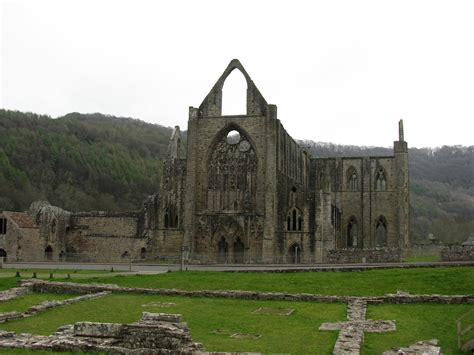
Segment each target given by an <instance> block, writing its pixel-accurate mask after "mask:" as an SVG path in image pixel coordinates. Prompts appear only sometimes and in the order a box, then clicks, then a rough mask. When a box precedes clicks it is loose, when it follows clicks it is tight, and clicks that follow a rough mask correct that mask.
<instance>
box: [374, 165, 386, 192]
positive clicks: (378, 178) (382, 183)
mask: <svg viewBox="0 0 474 355" xmlns="http://www.w3.org/2000/svg"><path fill="white" fill-rule="evenodd" d="M375 190H377V191H386V190H387V177H386V174H385V170H384V169H383V168H379V169H378V170H377V172H376V173H375Z"/></svg>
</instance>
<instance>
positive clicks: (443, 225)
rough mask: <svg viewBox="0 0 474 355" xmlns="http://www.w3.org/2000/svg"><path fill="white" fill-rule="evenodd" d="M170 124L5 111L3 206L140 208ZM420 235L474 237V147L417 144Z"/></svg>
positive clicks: (347, 151) (413, 158) (330, 151)
mask: <svg viewBox="0 0 474 355" xmlns="http://www.w3.org/2000/svg"><path fill="white" fill-rule="evenodd" d="M170 135H171V129H170V128H165V127H162V126H159V125H153V124H149V123H145V122H142V121H139V120H136V119H130V118H119V117H113V116H105V115H102V114H98V113H97V114H87V115H85V114H79V113H71V114H68V115H66V116H64V117H59V118H56V119H52V118H50V117H48V116H39V115H35V114H31V113H21V112H16V111H6V110H0V210H18V211H22V210H25V209H26V208H28V206H29V204H30V203H31V202H32V201H34V200H37V199H46V200H48V201H50V202H51V203H52V204H54V205H57V206H60V207H63V208H65V209H68V210H71V211H80V210H84V211H87V210H108V211H120V210H130V209H138V208H140V206H141V203H142V201H143V199H144V198H145V197H146V196H147V195H149V194H151V193H154V192H155V191H157V190H158V186H159V178H160V176H161V167H162V159H163V158H164V157H165V155H166V152H167V147H168V141H169V137H170ZM300 144H301V145H302V146H305V147H307V148H309V150H310V151H311V153H312V154H313V155H314V156H318V157H329V156H361V155H390V154H392V153H393V152H392V149H391V148H379V147H356V146H343V145H334V144H328V143H315V142H312V141H300ZM409 157H410V174H411V175H410V179H411V207H412V209H411V218H412V232H413V237H414V239H415V240H418V241H419V240H423V239H426V238H427V236H428V234H429V233H432V234H433V235H434V237H435V238H438V239H440V240H442V241H445V242H460V241H464V240H466V239H467V237H468V236H469V235H474V146H471V147H460V146H453V147H446V146H445V147H442V148H436V149H429V148H423V149H416V148H411V149H410V153H409Z"/></svg>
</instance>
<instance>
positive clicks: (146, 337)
mask: <svg viewBox="0 0 474 355" xmlns="http://www.w3.org/2000/svg"><path fill="white" fill-rule="evenodd" d="M0 348H23V349H36V350H39V349H41V350H54V351H86V352H91V351H92V352H98V351H100V352H107V353H114V354H193V353H194V354H198V353H199V354H200V353H202V351H203V350H204V349H203V347H202V345H201V344H199V343H196V342H194V341H193V340H192V338H191V335H190V333H189V329H188V327H187V325H186V323H183V322H181V316H180V315H178V314H164V313H159V314H153V313H146V312H145V313H144V314H143V315H142V318H141V319H140V320H139V321H138V322H136V323H132V324H117V323H93V322H79V323H76V324H74V325H68V326H63V327H61V328H59V329H58V331H57V332H56V333H55V334H53V335H50V336H41V335H31V334H18V335H17V334H15V333H13V332H7V331H0Z"/></svg>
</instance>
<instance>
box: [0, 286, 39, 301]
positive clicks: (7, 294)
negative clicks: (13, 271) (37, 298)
mask: <svg viewBox="0 0 474 355" xmlns="http://www.w3.org/2000/svg"><path fill="white" fill-rule="evenodd" d="M31 291H32V288H31V287H29V286H22V287H15V288H11V289H9V290H5V291H1V292H0V302H1V301H8V300H11V299H14V298H17V297H20V296H23V295H26V294H28V293H30V292H31Z"/></svg>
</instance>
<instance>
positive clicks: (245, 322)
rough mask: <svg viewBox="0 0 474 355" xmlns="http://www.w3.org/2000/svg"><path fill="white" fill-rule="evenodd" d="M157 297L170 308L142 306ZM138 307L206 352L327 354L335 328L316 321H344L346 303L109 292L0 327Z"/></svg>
mask: <svg viewBox="0 0 474 355" xmlns="http://www.w3.org/2000/svg"><path fill="white" fill-rule="evenodd" d="M157 301H160V302H173V303H176V306H174V307H167V308H162V307H143V305H144V304H148V303H150V302H157ZM259 307H279V308H293V309H295V312H294V313H293V314H292V315H291V316H275V315H265V314H252V312H253V311H254V310H255V309H257V308H259ZM143 311H148V312H166V313H179V314H182V315H183V320H184V321H186V322H187V323H188V325H189V327H190V330H191V334H192V337H193V339H194V340H195V341H198V342H202V343H203V344H204V346H205V347H206V349H207V350H210V351H262V352H263V351H264V352H270V353H271V352H288V353H289V352H291V353H292V354H309V353H311V354H331V352H332V348H333V347H334V342H335V341H336V338H337V332H320V331H318V330H317V329H318V327H319V325H320V324H321V323H322V322H331V321H337V320H344V319H345V315H346V305H345V304H342V303H313V302H280V301H251V300H228V299H210V298H188V297H164V296H151V295H125V294H113V295H110V296H106V297H103V298H100V299H95V300H90V301H84V302H79V303H75V304H72V305H69V306H65V307H60V308H56V309H53V310H51V311H48V312H46V313H42V314H40V315H37V316H35V317H31V318H26V319H21V320H16V321H11V322H8V323H5V324H0V328H1V329H4V330H10V331H15V332H27V333H33V334H44V335H46V334H51V333H53V332H54V331H56V329H57V328H58V327H59V326H61V325H64V324H68V323H74V322H78V321H81V320H87V321H97V322H119V323H132V322H135V321H137V320H138V319H139V318H140V316H141V313H142V312H143ZM216 329H221V330H224V331H226V332H227V333H229V334H233V333H237V332H239V333H252V334H260V335H262V336H261V338H259V339H235V338H231V337H229V334H212V333H211V332H212V331H213V330H216Z"/></svg>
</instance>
